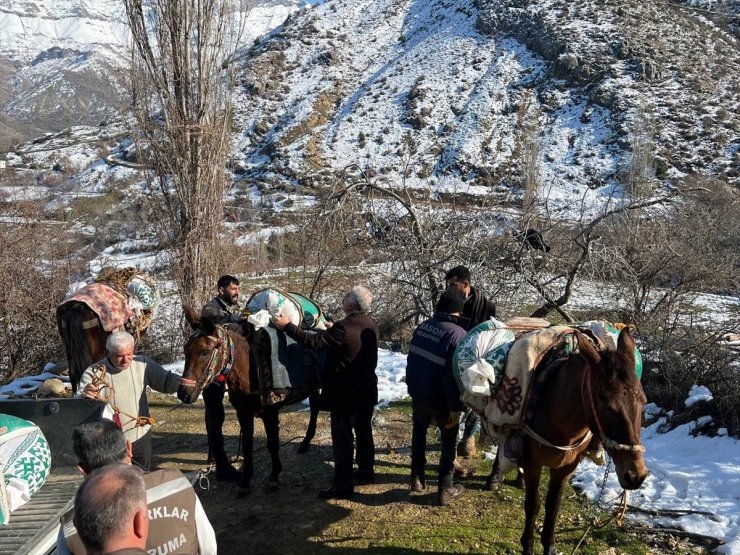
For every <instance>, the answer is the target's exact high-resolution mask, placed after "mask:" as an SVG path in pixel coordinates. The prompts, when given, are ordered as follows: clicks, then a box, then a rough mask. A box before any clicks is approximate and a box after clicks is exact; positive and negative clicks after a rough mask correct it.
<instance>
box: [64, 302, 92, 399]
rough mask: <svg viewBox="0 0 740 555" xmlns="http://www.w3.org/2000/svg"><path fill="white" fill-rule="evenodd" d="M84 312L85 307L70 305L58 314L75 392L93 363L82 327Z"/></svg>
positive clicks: (76, 304) (70, 377)
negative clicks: (86, 370) (86, 369)
mask: <svg viewBox="0 0 740 555" xmlns="http://www.w3.org/2000/svg"><path fill="white" fill-rule="evenodd" d="M82 310H83V305H81V304H80V303H69V304H67V305H66V306H64V307H63V308H62V309H61V310H59V311H58V312H57V328H58V329H59V335H61V336H62V340H63V342H64V347H65V349H66V351H67V361H68V363H69V379H70V381H71V382H72V388H73V390H75V391H76V390H77V384H78V383H79V381H80V378H81V377H82V373H83V372H84V371H85V368H87V367H88V366H90V365H91V364H92V363H93V360H92V355H91V354H90V349H89V348H88V346H87V342H86V341H85V330H84V328H83V327H82V320H83V319H84V317H85V316H84V314H83V313H82Z"/></svg>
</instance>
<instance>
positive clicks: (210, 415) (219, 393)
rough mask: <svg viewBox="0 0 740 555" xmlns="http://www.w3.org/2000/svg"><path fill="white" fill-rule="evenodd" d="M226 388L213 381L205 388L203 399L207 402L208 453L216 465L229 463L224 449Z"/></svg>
mask: <svg viewBox="0 0 740 555" xmlns="http://www.w3.org/2000/svg"><path fill="white" fill-rule="evenodd" d="M225 393H226V388H225V387H223V386H221V385H219V384H216V383H212V384H210V385H209V386H208V387H206V388H205V389H204V390H203V401H204V402H205V404H206V414H205V417H206V434H207V435H208V454H209V456H210V457H211V458H212V459H213V460H214V462H215V463H216V466H221V465H223V464H229V459H228V458H227V457H226V451H225V450H224V431H223V428H224V420H226V411H225V410H224V394H225Z"/></svg>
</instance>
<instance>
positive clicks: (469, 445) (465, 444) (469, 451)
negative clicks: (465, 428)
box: [457, 436, 476, 457]
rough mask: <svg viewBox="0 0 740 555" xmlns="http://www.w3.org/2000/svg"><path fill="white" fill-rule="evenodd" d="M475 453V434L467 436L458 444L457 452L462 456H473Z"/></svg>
mask: <svg viewBox="0 0 740 555" xmlns="http://www.w3.org/2000/svg"><path fill="white" fill-rule="evenodd" d="M475 453H476V448H475V436H470V437H466V438H465V439H463V440H462V441H461V442H460V443H458V444H457V454H458V455H460V456H461V457H472V456H473V455H475Z"/></svg>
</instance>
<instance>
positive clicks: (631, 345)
mask: <svg viewBox="0 0 740 555" xmlns="http://www.w3.org/2000/svg"><path fill="white" fill-rule="evenodd" d="M617 352H618V353H621V354H622V355H623V356H625V357H626V358H627V360H632V361H634V360H635V340H634V339H632V334H631V333H630V328H629V326H625V327H624V328H622V331H621V332H620V334H619V339H618V340H617Z"/></svg>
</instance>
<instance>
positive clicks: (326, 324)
mask: <svg viewBox="0 0 740 555" xmlns="http://www.w3.org/2000/svg"><path fill="white" fill-rule="evenodd" d="M333 325H334V322H329V321H327V322H324V327H325V328H326V329H328V330H329V329H331V327H332V326H333Z"/></svg>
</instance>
